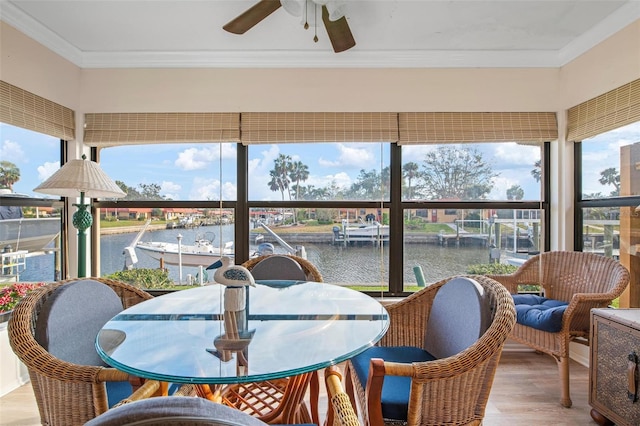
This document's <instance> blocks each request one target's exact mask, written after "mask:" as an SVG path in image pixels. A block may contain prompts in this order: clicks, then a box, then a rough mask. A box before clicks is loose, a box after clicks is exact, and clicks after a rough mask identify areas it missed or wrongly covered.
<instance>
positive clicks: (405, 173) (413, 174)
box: [402, 161, 420, 200]
mask: <svg viewBox="0 0 640 426" xmlns="http://www.w3.org/2000/svg"><path fill="white" fill-rule="evenodd" d="M419 170H420V166H419V165H418V163H415V162H413V161H410V162H408V163H405V164H403V165H402V177H404V179H405V180H406V181H407V194H406V196H407V199H408V200H411V199H412V198H413V183H414V181H415V179H416V178H417V177H418V176H419V174H420V173H419Z"/></svg>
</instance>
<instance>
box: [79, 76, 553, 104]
mask: <svg viewBox="0 0 640 426" xmlns="http://www.w3.org/2000/svg"><path fill="white" fill-rule="evenodd" d="M558 76H559V71H558V70H555V69H482V70H475V69H456V70H451V69H162V70H158V69H146V70H141V69H136V70H127V69H115V70H113V69H112V70H107V69H99V70H97V69H90V70H84V71H83V73H82V105H83V109H84V110H85V111H86V112H135V111H238V112H248V111H436V110H440V111H509V110H513V111H555V110H557V109H558V108H559V106H560V102H559V99H557V97H556V96H555V94H556V93H558V90H559V87H558V82H559V77H558Z"/></svg>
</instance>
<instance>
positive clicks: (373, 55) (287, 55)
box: [80, 51, 558, 68]
mask: <svg viewBox="0 0 640 426" xmlns="http://www.w3.org/2000/svg"><path fill="white" fill-rule="evenodd" d="M344 53H349V55H348V56H347V55H344ZM557 64H558V57H557V53H556V52H546V51H510V52H497V51H456V52H450V51H406V52H404V51H377V52H362V51H353V52H343V53H340V54H335V53H333V52H307V51H305V52H302V51H297V52H292V51H251V52H228V51H224V52H221V51H217V52H214V51H201V52H117V53H98V52H91V53H85V54H84V55H83V59H82V64H80V66H81V67H83V68H515V67H517V68H521V67H526V68H547V67H557V66H558V65H557Z"/></svg>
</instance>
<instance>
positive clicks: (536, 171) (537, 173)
mask: <svg viewBox="0 0 640 426" xmlns="http://www.w3.org/2000/svg"><path fill="white" fill-rule="evenodd" d="M531 176H533V178H534V179H535V180H536V182H540V181H541V180H542V160H538V161H536V162H535V163H533V170H531Z"/></svg>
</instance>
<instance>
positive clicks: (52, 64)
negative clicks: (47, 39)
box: [0, 22, 82, 110]
mask: <svg viewBox="0 0 640 426" xmlns="http://www.w3.org/2000/svg"><path fill="white" fill-rule="evenodd" d="M81 72H82V70H81V69H80V68H78V67H77V66H75V65H74V64H72V63H71V62H69V61H67V60H66V59H63V58H61V57H60V56H59V55H57V54H55V53H53V52H52V51H51V50H49V49H47V48H45V47H44V46H42V45H41V44H39V43H37V42H35V41H34V40H33V39H31V38H29V37H27V36H25V35H24V34H22V33H21V32H19V31H17V30H16V29H15V28H13V27H11V26H10V25H7V24H5V23H4V22H0V79H1V80H3V81H6V82H7V83H10V84H13V85H14V86H18V87H20V88H21V89H24V90H27V91H29V92H32V93H35V94H36V95H39V96H42V97H43V98H47V99H49V100H50V101H53V102H56V103H59V104H61V105H64V106H66V107H68V108H71V109H73V110H75V109H78V107H79V105H78V101H79V99H80V74H81Z"/></svg>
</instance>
